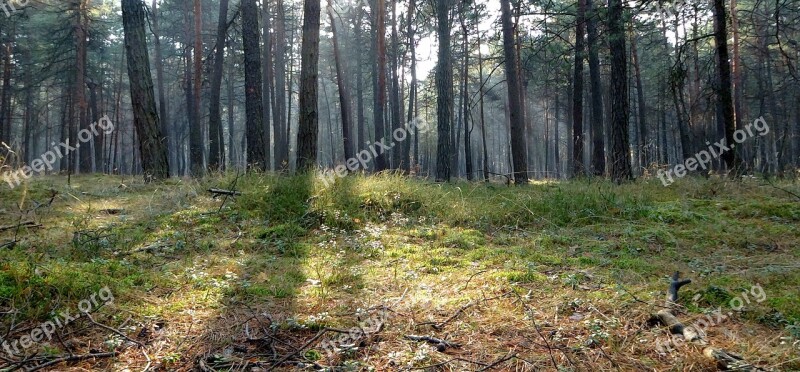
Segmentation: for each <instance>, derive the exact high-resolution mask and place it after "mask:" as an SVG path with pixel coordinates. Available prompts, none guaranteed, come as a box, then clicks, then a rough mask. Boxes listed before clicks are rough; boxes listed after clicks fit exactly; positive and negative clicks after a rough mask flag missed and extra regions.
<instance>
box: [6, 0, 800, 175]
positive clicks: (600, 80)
mask: <svg viewBox="0 0 800 372" xmlns="http://www.w3.org/2000/svg"><path fill="white" fill-rule="evenodd" d="M318 2H319V1H316V0H308V1H299V0H260V1H255V0H253V1H242V2H239V1H233V2H230V1H224V2H223V3H222V4H221V3H220V1H211V0H194V1H191V2H186V1H178V0H163V1H161V0H156V1H153V2H147V3H146V2H141V1H136V2H135V3H136V4H135V5H136V6H139V7H144V12H145V13H144V14H145V19H144V21H145V24H144V31H145V34H144V35H143V38H139V37H134V36H131V35H125V32H124V31H125V29H123V27H122V26H123V18H124V17H123V15H124V13H125V12H123V8H121V7H120V4H119V3H117V2H114V1H99V0H75V1H70V2H63V1H26V2H18V1H17V2H14V1H12V2H9V3H7V6H6V8H5V9H6V10H7V14H6V16H5V17H1V18H0V37H2V39H1V41H2V50H0V52H2V59H0V63H2V79H1V80H2V84H0V141H2V143H4V144H5V145H4V146H3V149H2V151H3V153H2V156H3V162H4V163H3V167H4V169H7V170H12V169H13V170H19V169H23V170H24V172H23V174H24V175H25V176H26V177H29V176H32V175H33V174H41V173H55V172H60V173H70V174H76V173H94V172H96V173H114V174H144V175H146V176H148V177H155V178H164V177H167V175H169V176H182V175H195V176H199V175H202V174H205V173H207V172H210V171H219V170H227V169H260V170H270V171H281V172H293V171H295V170H297V166H298V164H300V165H301V168H308V167H321V168H328V169H335V167H336V166H338V165H345V166H346V164H347V163H348V160H352V159H354V158H355V157H356V155H357V154H359V153H360V152H362V151H365V149H367V148H368V147H369V146H370V145H376V144H380V143H381V141H382V140H391V139H392V138H391V135H392V133H393V132H394V131H398V130H401V129H403V126H404V125H407V124H406V123H408V122H409V120H418V121H424V122H427V123H433V124H434V125H435V127H436V128H438V130H436V131H427V132H425V133H416V132H414V131H409V134H408V135H407V136H406V138H403V139H402V140H401V141H399V142H398V143H395V144H394V145H395V146H393V147H391V148H388V149H386V150H385V154H383V153H375V154H373V156H372V158H374V161H371V162H370V164H369V166H368V169H366V170H367V171H378V170H384V169H392V170H394V169H397V170H402V171H403V172H405V173H409V174H414V175H419V176H423V177H430V178H432V179H440V180H450V179H454V178H468V179H487V178H492V179H500V180H502V179H515V180H516V181H517V182H518V183H519V182H523V183H524V182H526V180H527V179H544V178H550V179H560V178H573V177H581V176H589V175H594V176H600V177H609V178H612V179H614V180H617V181H621V180H625V179H631V178H635V177H640V176H648V175H649V176H655V175H659V176H662V177H663V176H666V174H665V173H664V171H665V170H666V169H668V168H669V167H670V166H676V165H684V167H687V166H690V165H691V164H685V162H686V160H688V159H690V158H692V157H693V156H694V155H695V154H696V153H697V152H698V151H701V150H703V149H704V148H706V147H707V144H706V142H709V143H714V142H716V141H719V140H720V139H724V140H725V141H726V142H727V143H728V144H733V143H734V140H735V139H734V135H735V134H736V131H737V130H742V129H744V125H745V124H746V123H752V122H753V121H754V120H756V119H758V118H763V119H764V120H765V121H766V122H767V123H768V124H769V126H770V128H771V129H772V130H771V131H770V133H768V134H766V135H763V136H757V137H755V138H752V139H751V140H748V141H746V142H744V143H741V145H740V146H738V147H736V148H735V149H733V150H732V151H729V152H726V153H724V154H721V157H719V158H714V159H712V161H710V162H709V164H708V165H707V167H703V169H698V167H694V166H693V167H691V168H692V169H690V170H691V171H692V172H694V173H704V172H708V171H709V170H711V171H715V172H731V171H732V172H731V174H745V173H747V174H756V173H758V174H770V175H773V174H774V175H785V174H787V172H789V171H791V170H792V169H794V168H795V167H796V165H797V163H798V156H799V155H800V133H798V132H800V108H798V105H797V102H798V100H797V98H798V97H800V89H798V84H797V82H798V81H797V79H798V71H797V65H798V53H799V52H800V51H799V50H800V48H798V43H797V39H798V37H797V36H798V30H797V27H796V24H797V23H796V22H794V21H795V20H797V17H798V4H796V3H795V2H776V3H773V2H753V1H730V0H727V1H713V2H704V1H693V2H686V1H677V2H655V1H621V2H616V1H612V2H610V3H606V2H596V1H585V2H583V1H582V2H569V1H561V2H558V1H556V2H552V1H548V2H543V1H509V3H508V19H507V21H508V23H504V21H503V19H502V18H503V17H502V16H503V14H504V13H503V12H502V11H501V8H502V5H503V4H504V2H503V1H487V0H441V1H422V2H417V1H414V2H410V1H400V0H397V1H394V0H386V1H384V0H375V1H370V0H363V1H355V0H350V1H331V2H326V3H321V2H320V4H317V3H318ZM309 3H310V4H309ZM309 5H313V6H311V7H310V8H308V6H309ZM410 7H413V9H410ZM317 8H319V9H321V12H322V15H321V16H320V27H319V32H318V33H317V32H315V31H314V28H315V27H310V28H309V27H305V26H304V22H305V19H306V18H307V17H308V14H305V10H304V9H312V10H313V9H317ZM412 10H413V11H412ZM409 14H411V15H413V17H409ZM580 15H583V16H582V17H581V16H580ZM313 23H315V22H312V25H309V26H313ZM332 26H336V27H332ZM443 32H444V33H446V34H444V33H443ZM578 33H580V34H578ZM334 36H335V37H334ZM445 36H446V38H445ZM140 39H141V40H140ZM578 39H580V40H578ZM128 40H133V41H134V42H136V43H141V44H142V45H141V46H139V47H135V48H134V49H133V50H142V51H144V52H146V57H147V59H146V60H145V59H141V58H139V57H138V56H130V55H129V54H130V53H131V50H130V49H128V47H130V46H126V45H125V43H126V42H128ZM442 40H445V42H446V43H447V44H448V45H445V46H442V45H441V41H442ZM334 41H336V43H334ZM722 41H725V42H722ZM721 42H722V43H721ZM412 46H413V48H412ZM304 47H305V48H304ZM576 47H578V49H576ZM141 48H144V49H141ZM412 50H413V55H412ZM445 51H446V52H447V53H444V54H443V52H445ZM720 55H723V56H727V57H723V58H722V59H720V58H719V56H720ZM442 56H444V58H446V60H442V59H441V57H442ZM131 58H133V59H131ZM509 58H511V59H513V60H509ZM132 61H135V62H136V63H139V64H141V63H145V62H147V64H148V66H129V65H130V63H131V62H132ZM578 64H580V65H578ZM304 66H307V67H306V68H305V69H304ZM311 66H316V67H314V68H313V71H309V68H310V67H311ZM412 67H413V68H412ZM444 67H446V68H445V69H444V70H443V69H442V68H444ZM445 70H446V71H445ZM142 72H144V73H145V74H146V75H148V76H149V77H150V79H151V80H152V83H150V82H147V83H144V84H141V82H140V81H135V83H136V84H131V82H132V81H133V80H131V79H134V77H133V76H136V78H135V79H137V80H140V79H142V78H143V77H141V76H143V75H142ZM509 72H510V73H511V75H509ZM514 82H518V84H514V85H518V88H514V89H511V90H509V84H513V83H514ZM442 84H445V85H446V86H442ZM150 90H152V92H151V91H150ZM412 92H413V94H412ZM150 96H152V97H155V106H154V107H155V109H154V108H153V107H148V108H146V109H143V108H142V107H141V106H140V105H149V104H150V103H148V102H149V97H150ZM135 97H148V98H147V99H146V101H148V102H143V101H141V100H139V99H136V98H135ZM517 101H518V102H519V104H517V103H516V102H517ZM153 110H155V111H153ZM578 114H580V115H578ZM309 115H310V116H309ZM104 116H107V117H109V118H110V119H111V120H112V121H113V122H114V123H115V124H116V130H115V131H114V132H113V133H111V134H107V135H106V134H100V135H97V136H93V138H91V140H89V142H88V143H87V144H86V145H85V146H83V147H81V148H79V149H76V151H74V152H70V153H69V154H64V155H63V157H61V158H59V159H58V161H56V162H54V163H53V164H52V166H50V165H48V166H44V165H42V164H38V163H37V164H36V167H33V164H32V162H33V160H34V159H37V158H39V157H41V153H43V152H45V151H47V150H46V149H47V148H48V147H50V146H52V145H53V144H57V143H71V144H79V142H80V138H79V137H78V135H79V133H81V130H82V129H86V128H88V127H89V125H90V123H92V122H94V121H97V119H98V118H101V117H104ZM143 116H146V117H147V118H144V117H143ZM518 118H519V119H520V120H519V122H517V119H518ZM145 119H146V120H145ZM306 119H308V120H310V121H308V120H306ZM144 122H148V123H151V124H149V125H143V124H142V123H144ZM576 129H579V130H580V131H581V133H575V130H576ZM376 135H377V137H376ZM150 138H153V139H150ZM153 141H156V142H158V145H154V144H153V143H151V142H153ZM576 146H577V147H579V148H576ZM156 149H160V150H159V151H165V152H166V153H165V154H159V155H156V156H157V157H158V158H161V157H166V159H167V164H166V165H163V164H161V160H159V161H158V162H157V163H159V164H161V165H158V166H157V167H156V168H159V169H160V168H166V169H167V170H168V172H164V171H163V170H158V171H156V170H155V169H153V167H154V166H155V165H154V164H155V163H154V162H153V161H152V159H147V157H148V156H150V153H151V152H152V151H155V150H156ZM56 163H57V164H56ZM351 163H352V162H351ZM26 166H28V168H25V167H26ZM351 171H352V170H351ZM670 176H671V175H670Z"/></svg>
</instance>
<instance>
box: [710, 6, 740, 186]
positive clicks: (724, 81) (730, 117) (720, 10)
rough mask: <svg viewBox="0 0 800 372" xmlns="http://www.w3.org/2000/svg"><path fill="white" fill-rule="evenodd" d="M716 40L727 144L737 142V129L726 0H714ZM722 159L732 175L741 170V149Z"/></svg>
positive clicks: (733, 149)
mask: <svg viewBox="0 0 800 372" xmlns="http://www.w3.org/2000/svg"><path fill="white" fill-rule="evenodd" d="M714 42H715V44H716V50H717V75H718V77H719V84H720V86H719V91H718V92H717V100H718V103H719V105H720V109H721V110H722V115H720V116H719V120H721V122H719V124H718V125H719V126H720V127H724V128H725V140H726V142H727V144H728V145H729V146H730V145H733V144H735V141H734V138H733V133H734V132H735V131H736V122H735V121H734V111H733V96H732V92H731V86H732V83H731V65H730V60H729V57H728V29H727V24H726V17H725V0H714ZM722 159H723V160H724V161H725V165H726V166H727V167H728V170H729V171H731V174H732V175H736V174H737V173H738V172H739V171H740V169H739V168H740V159H739V150H737V149H735V148H731V151H727V152H725V153H724V154H722Z"/></svg>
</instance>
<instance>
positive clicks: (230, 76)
mask: <svg viewBox="0 0 800 372" xmlns="http://www.w3.org/2000/svg"><path fill="white" fill-rule="evenodd" d="M226 44H227V47H228V50H231V45H230V39H228V40H226ZM230 59H232V58H230ZM230 59H229V62H228V73H227V79H226V80H227V84H226V85H227V87H226V90H227V92H226V93H227V101H228V102H227V104H228V105H227V106H228V163H229V164H230V167H231V168H234V167H235V168H239V165H240V164H241V162H240V159H241V157H240V154H241V153H242V152H241V151H236V142H237V141H236V140H235V139H236V125H235V122H234V107H235V102H234V101H235V99H236V98H235V96H234V89H233V82H234V74H235V72H236V71H235V64H234V63H233V61H230ZM242 150H244V149H242Z"/></svg>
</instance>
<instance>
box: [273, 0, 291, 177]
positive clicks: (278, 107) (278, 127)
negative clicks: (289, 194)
mask: <svg viewBox="0 0 800 372" xmlns="http://www.w3.org/2000/svg"><path fill="white" fill-rule="evenodd" d="M275 14H276V17H275V107H273V109H272V113H273V114H272V115H273V119H272V122H273V124H272V125H273V126H274V128H275V164H276V167H277V168H278V169H281V170H287V169H288V168H289V133H290V131H291V128H290V126H289V120H288V119H287V108H286V94H287V92H286V89H287V86H286V53H287V49H288V46H287V44H286V14H285V9H284V7H283V0H277V2H276V4H275ZM289 98H290V99H291V96H290V97H289ZM290 107H291V105H290Z"/></svg>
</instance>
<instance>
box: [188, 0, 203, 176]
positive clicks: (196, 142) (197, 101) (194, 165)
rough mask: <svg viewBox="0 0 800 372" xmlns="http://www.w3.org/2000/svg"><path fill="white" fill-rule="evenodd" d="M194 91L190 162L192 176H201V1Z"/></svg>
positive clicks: (196, 17)
mask: <svg viewBox="0 0 800 372" xmlns="http://www.w3.org/2000/svg"><path fill="white" fill-rule="evenodd" d="M193 20H194V33H193V36H194V48H193V50H194V51H193V57H194V58H193V66H194V74H193V75H194V76H193V78H194V83H193V87H194V91H193V92H192V111H191V115H192V121H193V123H192V125H191V126H190V127H189V161H190V164H191V167H190V169H191V174H192V175H193V176H200V175H202V174H203V173H204V171H205V170H204V169H203V128H202V127H201V123H202V122H203V121H202V119H201V118H202V114H201V113H200V110H201V106H200V105H201V100H202V96H201V92H202V89H203V35H202V31H203V9H202V5H201V1H200V0H194V14H193Z"/></svg>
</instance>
